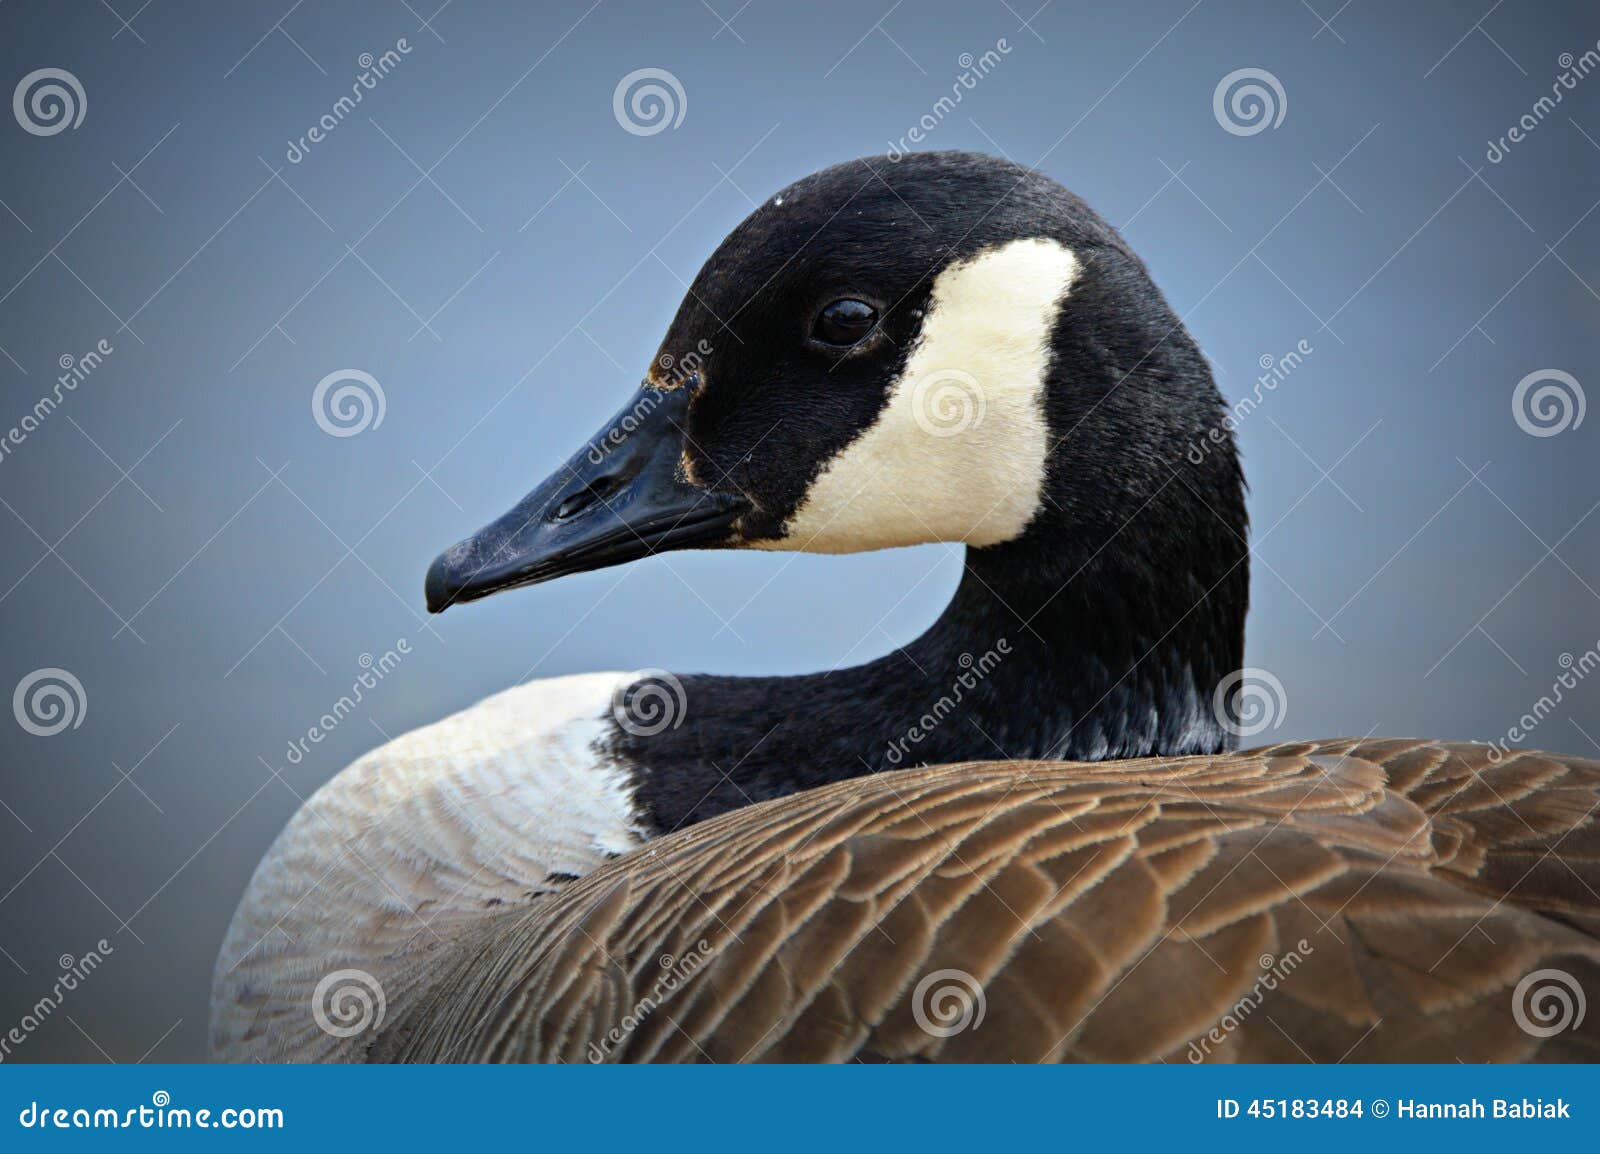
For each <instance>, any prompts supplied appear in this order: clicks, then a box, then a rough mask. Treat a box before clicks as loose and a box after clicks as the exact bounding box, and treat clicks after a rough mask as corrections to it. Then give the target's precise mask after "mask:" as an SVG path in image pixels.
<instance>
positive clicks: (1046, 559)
mask: <svg viewBox="0 0 1600 1154" xmlns="http://www.w3.org/2000/svg"><path fill="white" fill-rule="evenodd" d="M1224 416H1225V411H1224V408H1223V404H1222V401H1221V398H1220V396H1219V394H1218V392H1217V390H1216V388H1215V386H1214V384H1213V383H1212V379H1211V375H1210V373H1209V371H1208V369H1207V366H1206V363H1205V361H1204V359H1203V358H1202V357H1201V355H1200V353H1199V351H1198V350H1197V348H1196V347H1195V345H1194V343H1193V341H1192V340H1191V339H1190V338H1189V336H1188V334H1187V333H1186V332H1185V331H1184V330H1183V328H1182V326H1181V324H1180V323H1179V321H1178V320H1177V318H1176V317H1175V316H1174V315H1173V313H1172V311H1171V310H1170V309H1169V307H1168V306H1167V304H1166V303H1165V301H1164V300H1163V299H1162V297H1161V295H1160V293H1159V292H1158V291H1157V289H1156V288H1155V286H1154V285H1153V283H1152V282H1151V279H1150V277H1149V275H1148V273H1147V272H1146V270H1145V268H1144V266H1143V265H1142V264H1141V263H1140V261H1139V259H1138V258H1137V257H1136V256H1135V255H1134V254H1133V253H1132V252H1131V251H1130V250H1129V249H1128V247H1127V246H1126V244H1125V243H1124V242H1123V240H1122V239H1121V238H1120V237H1119V236H1118V235H1117V234H1116V233H1115V232H1114V231H1113V230H1112V229H1111V228H1110V227H1109V226H1107V225H1106V224H1105V223H1104V222H1103V221H1101V220H1100V218H1099V217H1098V216H1096V215H1095V214H1094V213H1093V212H1092V211H1091V210H1090V209H1089V208H1088V207H1087V206H1085V205H1084V204H1083V203H1082V202H1081V201H1079V200H1078V199H1077V198H1075V197H1074V196H1072V195H1071V194H1070V193H1068V192H1066V191H1065V190H1064V189H1062V188H1061V187H1060V186H1058V185H1057V184H1056V183H1054V182H1053V181H1051V180H1049V179H1048V178H1046V177H1044V176H1042V175H1040V174H1038V173H1035V172H1032V171H1029V170H1026V169H1023V168H1020V167H1018V166H1015V165H1012V164H1008V163H1003V162H1000V161H997V160H994V159H991V158H988V157H984V156H978V155H972V154H962V153H946V154H920V155H912V156H907V157H906V158H905V159H903V160H902V161H901V162H899V163H898V164H889V163H886V162H881V161H880V162H869V161H859V162H855V163H850V164H844V165H840V166H837V167H833V168H829V169H827V170H824V171H822V172H819V173H817V174H814V175H812V176H809V177H806V178H805V179H803V180H801V181H799V182H798V183H796V184H794V185H792V186H790V187H789V188H787V189H785V190H784V191H783V192H782V193H780V194H779V195H777V196H776V197H774V198H772V199H771V200H769V201H767V202H766V203H764V204H762V205H761V206H760V207H759V208H757V209H756V210H755V211H754V212H753V213H752V214H751V215H750V217H749V218H748V219H746V220H745V221H744V222H743V223H741V224H740V225H739V226H738V227H737V228H736V229H734V231H733V232H732V233H731V234H730V235H729V236H728V238H727V239H726V240H725V241H724V242H723V243H722V245H721V246H720V247H719V248H718V249H717V251H716V252H715V253H714V254H713V255H712V256H711V258H710V260H709V261H708V262H707V263H706V265H705V267H704V268H703V269H702V270H701V272H700V274H699V275H698V277H697V278H696V280H695V282H694V284H693V285H692V286H691V288H690V290H689V292H688V295H687V297H686V298H685V300H684V302H683V305H682V307H681V308H680V310H679V312H678V314H677V316H676V319H675V320H674V321H673V323H672V325H671V328H670V330H669V331H668V333H667V336H666V339H665V341H664V342H663V343H662V345H661V348H660V352H659V354H658V356H657V358H656V360H655V361H654V362H653V363H652V367H651V369H650V371H649V374H648V376H647V378H646V380H645V382H644V385H643V387H642V388H641V390H640V392H639V393H638V394H636V395H635V396H634V397H633V398H631V399H630V400H629V402H628V404H626V405H625V406H624V408H623V410H622V412H620V413H619V414H618V416H617V417H616V418H614V419H613V420H612V421H611V422H609V423H608V424H607V426H606V427H605V428H604V429H603V430H602V432H601V433H600V434H599V435H598V436H597V437H596V438H595V439H594V440H593V441H592V442H591V443H590V444H589V445H587V446H585V447H584V448H582V449H580V450H579V451H578V453H577V454H575V455H574V456H573V458H572V459H571V460H570V461H569V462H568V463H567V464H566V465H565V466H564V467H563V468H562V469H560V470H558V471H557V473H556V474H555V475H554V476H552V477H551V478H550V479H549V480H547V481H545V482H544V483H543V484H542V485H540V486H539V487H538V488H536V489H535V490H534V491H533V492H532V493H531V494H529V496H528V497H527V498H525V499H524V500H523V501H522V502H520V503H519V504H518V505H517V506H516V507H515V508H514V509H512V510H511V512H509V513H508V514H506V515H505V516H504V517H502V518H500V519H499V520H498V521H496V522H494V523H493V524H491V525H490V526H488V527H487V528H486V529H484V530H483V531H481V532H480V533H478V534H477V535H475V536H473V537H471V538H469V539H468V540H466V541H463V542H461V543H460V544H458V545H456V546H454V547H453V548H451V549H450V550H448V551H447V552H445V553H444V554H443V555H442V556H441V557H440V558H439V559H438V560H437V561H435V562H434V564H433V566H432V568H431V569H430V570H429V573H428V576H427V584H426V592H427V599H428V605H429V608H430V609H433V610H436V611H437V610H441V609H443V608H445V607H446V606H448V605H450V604H452V603H454V602H457V601H467V600H471V599H474V598H478V597H483V596H486V595H488V594H490V593H494V592H497V591H500V590H504V589H509V588H512V587H516V586H521V585H528V584H532V583H535V582H538V581H545V580H549V579H551V578H554V577H559V576H562V575H564V574H568V573H576V572H581V571H584V570H590V569H596V568H600V567H603V566H607V565H615V564H619V563H622V562H625V561H629V560H633V559H635V558H639V557H643V556H646V555H648V554H651V553H654V552H660V551H663V550H667V549H677V548H735V547H739V548H758V549H805V550H812V551H821V552H849V551H855V550H865V549H876V548H884V547H889V546H897V545H907V544H913V543H918V542H927V541H953V542H965V543H966V544H967V545H968V549H967V553H966V570H965V575H964V577H963V580H962V581H961V584H960V587H959V589H958V591H957V593H956V594H955V597H954V599H953V601H952V602H951V604H950V606H949V608H948V609H947V610H946V611H945V613H944V614H943V616H942V617H940V619H939V620H938V622H937V623H936V624H935V625H934V626H933V627H932V628H931V629H929V631H928V632H927V633H926V634H925V635H924V636H922V637H921V638H919V639H918V640H917V641H915V642H913V643H912V644H910V645H908V646H906V647H905V648H904V649H903V650H900V651H897V652H895V653H892V654H889V655H888V656H885V657H883V658H881V659H879V660H877V661H874V662H871V663H869V664H866V665H863V666H860V667H858V668H854V669H847V670H840V671H837V672H834V673H832V674H829V675H813V676H803V677H781V678H766V677H762V678H731V677H714V676H685V677H681V678H679V677H675V676H673V675H667V674H651V675H647V676H642V677H641V676H639V675H631V674H594V675H587V676H576V677H563V678H557V679H554V680H549V681H541V682H535V683H531V684H527V685H522V686H518V687H516V688H514V689H510V690H507V691H505V692H504V693H501V694H499V695H497V696H495V697H492V698H490V699H488V700H487V701H485V702H483V703H481V704H480V705H478V706H476V707H474V708H472V709H468V710H466V711H464V712H462V713H459V714H457V715H455V716H453V717H450V718H447V719H445V720H443V721H441V722H439V723H437V724H435V725H432V726H429V727H427V728H425V729H422V730H418V731H416V732H414V733H410V734H408V735H406V736H404V737H401V738H399V739H398V740H396V741H394V742H391V743H390V744H388V745H386V746H383V747H382V748H380V749H378V750H376V751H374V752H372V753H370V754H368V755H367V756H365V757H363V758H361V759H360V760H359V761H357V762H356V763H355V764H354V765H352V766H351V767H350V768H348V769H346V770H345V771H344V772H343V773H341V774H339V775H338V776H336V777H335V778H333V779H332V780H331V781H330V782H328V784H327V785H325V786H324V787H323V788H322V789H321V790H320V791H319V792H318V793H317V794H316V796H315V797H313V798H312V799H311V801H310V802H309V803H308V804H307V805H306V806H305V807H304V808H303V809H302V810H301V812H300V813H299V814H297V815H296V816H295V817H294V818H293V819H292V820H291V822H290V823H289V825H288V827H287V828H286V829H285V831H284V832H283V833H282V834H281V835H280V836H279V838H278V840H277V842H276V843H275V844H274V846H273V847H272V849H271V851H270V852H269V853H268V855H267V857H266V859H265V860H264V861H263V862H262V864H261V865H260V867H259V868H258V870H257V871H256V874H255V877H254V878H253V880H252V881H251V883H250V887H249V889H248V891H247V893H246V894H245V897H244V900H243V902H242V903H241V905H240V907H239V911H238V913H237V914H236V915H235V917H234V920H233V924H232V926H231V927H230V929H229V932H228V935H227V939H226V941H225V943H224V945H223V949H222V952H221V956H220V958H219V961H218V966H217V972H216V980H215V988H214V1009H213V1017H212V1050H213V1054H214V1055H215V1056H216V1057H218V1058H222V1059H229V1060H241V1059H250V1058H264V1059H273V1060H364V1059H370V1060H379V1061H385V1060H530V1059H531V1060H552V1059H565V1060H573V1061H584V1060H601V1059H604V1060H617V1059H646V1060H652V1059H653V1060H668V1059H685V1060H704V1059H712V1060H715V1061H738V1060H757V1059H804V1060H850V1059H863V1060H866V1059H939V1060H970V1059H989V1060H1027V1061H1034V1060H1068V1059H1076V1060H1156V1059H1166V1060H1177V1061H1184V1060H1208V1061H1239V1060H1287V1061H1301V1060H1307V1059H1311V1060H1316V1061H1333V1060H1339V1059H1341V1058H1344V1057H1350V1058H1352V1059H1353V1060H1362V1061H1374V1060H1386V1059H1421V1060H1441V1061H1443V1060H1455V1059H1458V1058H1459V1059H1461V1060H1464V1061H1481V1060H1486V1059H1492V1060H1507V1059H1521V1058H1534V1057H1537V1058H1575V1057H1587V1058H1589V1059H1591V1060H1592V1059H1594V1058H1595V1057H1597V1056H1600V1026H1597V1024H1596V1017H1600V1016H1595V1017H1591V1018H1590V1019H1589V1020H1588V1022H1587V1023H1586V1024H1585V1023H1583V1021H1582V1015H1581V1014H1578V1015H1577V1018H1578V1022H1577V1023H1573V1024H1572V1028H1570V1029H1562V1030H1559V1031H1557V1030H1551V1029H1548V1028H1547V1027H1546V1026H1545V1025H1543V1024H1544V1023H1547V1022H1548V1017H1546V1016H1541V1015H1542V1014H1544V1013H1545V1012H1546V1011H1547V1010H1548V1006H1547V1005H1546V1004H1544V1003H1540V1004H1537V1005H1534V1006H1532V1007H1529V1006H1528V1005H1523V1004H1516V1003H1515V1002H1514V998H1515V997H1521V996H1523V995H1524V994H1525V993H1526V985H1527V980H1528V979H1529V977H1530V976H1537V975H1538V973H1539V972H1540V971H1546V970H1550V971H1559V973H1560V975H1561V977H1562V978H1564V979H1565V980H1566V981H1569V982H1572V983H1575V988H1576V989H1577V990H1578V997H1579V999H1580V1002H1581V998H1582V993H1581V991H1582V990H1583V989H1588V990H1596V989H1600V981H1597V979H1600V938H1597V934H1600V898H1597V897H1596V889H1597V887H1600V824H1597V823H1596V822H1595V821H1594V820H1593V817H1592V815H1593V814H1594V811H1595V807H1596V805H1597V804H1600V763H1596V762H1593V761H1586V760H1583V759H1579V758H1573V757H1565V756H1554V755H1547V754H1535V753H1520V752H1519V753H1512V754H1502V752H1501V751H1499V750H1496V749H1492V748H1490V747H1485V746H1475V745H1447V744H1441V743H1436V742H1417V741H1383V740H1359V741H1352V740H1343V741H1324V742H1305V743H1296V744H1292V745H1282V746H1277V747H1273V748H1270V749H1263V750H1257V751H1253V752H1248V753H1232V752H1229V751H1230V750H1231V749H1232V748H1233V746H1234V744H1235V740H1234V733H1235V732H1236V731H1237V730H1238V729H1239V728H1240V726H1239V725H1238V724H1237V722H1238V720H1239V718H1238V714H1237V712H1236V710H1237V708H1238V702H1237V700H1236V699H1234V698H1233V697H1230V695H1229V693H1228V686H1229V683H1230V674H1233V673H1234V672H1235V671H1237V670H1238V669H1239V667H1240V666H1241V664H1242V662H1243V627H1244V617H1245V608H1246V598H1247V580H1246V576H1247V573H1246V571H1247V558H1248V551H1247V548H1246V543H1245V532H1246V515H1245V505H1244V497H1243V480H1242V476H1241V473H1240V469H1239V464H1238V459H1237V456H1236V453H1235V450H1234V445H1233V440H1232V436H1231V433H1230V432H1229V426H1228V424H1227V423H1226V421H1225V419H1224ZM952 698H955V699H957V700H958V701H959V704H958V705H957V706H956V709H957V710H958V712H951V711H950V708H949V706H948V705H947V704H946V703H948V702H950V700H951V699H952ZM1000 759H1004V760H1000ZM1112 759H1116V760H1112ZM885 770H892V771H893V772H880V771H885ZM1546 994H1548V991H1544V992H1542V993H1541V992H1540V991H1535V996H1539V997H1542V996H1544V995H1546ZM1569 996H1570V995H1569ZM1530 1014H1532V1015H1533V1017H1532V1018H1530V1016H1529V1015H1530Z"/></svg>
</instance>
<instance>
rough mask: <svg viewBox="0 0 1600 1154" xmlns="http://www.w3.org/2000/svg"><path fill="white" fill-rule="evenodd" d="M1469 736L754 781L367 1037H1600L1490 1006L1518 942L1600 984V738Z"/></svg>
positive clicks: (618, 1041)
mask: <svg viewBox="0 0 1600 1154" xmlns="http://www.w3.org/2000/svg"><path fill="white" fill-rule="evenodd" d="M1489 754H1490V751H1489V749H1488V748H1487V747H1481V746H1470V745H1446V744H1440V743H1434V742H1415V741H1372V740H1368V741H1330V742H1315V743H1299V744H1293V745H1281V746H1274V747H1271V748H1267V749H1260V750H1254V751H1250V752H1246V753H1239V754H1230V755H1224V756H1217V757H1197V758H1179V759H1149V760H1140V761H1126V762H1109V763H1103V764H1094V765H1085V764H1066V763H1054V762H1012V763H998V762H994V763H980V764H972V765H959V766H941V767H938V768H933V769H920V770H908V771H902V772H896V773H887V774H881V775H878V776H875V777H867V778H861V779H857V780H854V781H849V782H844V783H841V784H839V785H835V786H830V787H827V788H823V789H819V790H814V791H811V792H809V793H805V794H800V795H797V796H794V797H790V798H785V799H782V800H779V801H775V802H770V803H766V804H763V805H759V806H754V807H751V808H749V809H746V810H743V811H739V812H735V813H732V814H728V815H726V816H724V817H722V818H719V819H716V820H713V821H710V822H707V823H705V824H704V825H702V826H697V827H695V828H693V829H690V830H686V831H683V832H682V833H679V834H675V835H672V836H669V837H665V838H662V839H660V840H659V841H656V842H654V843H651V844H650V845H649V846H647V847H646V848H644V849H641V850H639V851H636V852H635V853H633V854H630V855H628V856H627V857H625V858H622V859H619V860H617V861H615V862H613V863H611V864H610V865H608V866H606V867H605V868H603V869H601V870H599V871H597V872H596V873H595V874H593V875H591V876H589V877H587V878H585V879H583V880H582V881H581V882H579V883H577V884H575V885H573V886H572V887H571V888H569V889H568V890H567V891H566V892H564V893H563V894H562V895H561V896H560V897H559V898H558V899H556V900H555V901H553V902H552V903H551V904H550V905H549V906H546V907H542V908H540V909H538V910H536V911H534V912H533V913H525V914H520V915H508V916H506V917H502V918H500V919H496V920H491V921H489V922H487V923H486V924H485V925H484V926H483V927H481V929H480V931H479V932H478V933H477V935H476V936H474V937H473V938H472V939H471V940H468V941H465V942H463V943H461V944H460V945H459V947H458V948H457V950H456V953H455V956H454V957H453V958H452V959H450V960H449V961H448V962H447V963H444V964H442V965H441V966H440V968H439V969H438V971H437V972H436V980H435V982H434V986H433V989H432V990H431V992H430V993H429V994H428V995H426V996H424V997H422V998H420V999H418V1000H417V1001H416V1002H415V1003H414V1004H413V1005H412V1006H410V1007H408V1008H407V1009H406V1011H404V1012H403V1013H402V1014H400V1015H398V1018H397V1021H396V1022H395V1024H394V1025H393V1027H392V1028H391V1029H389V1030H388V1031H387V1032H386V1033H385V1034H384V1036H383V1037H381V1038H380V1039H378V1041H377V1042H376V1043H375V1045H374V1048H373V1051H372V1057H374V1058H375V1059H378V1060H445V1061H451V1060H475V1061H553V1060H564V1061H585V1060H601V1059H603V1060H607V1061H612V1060H629V1061H639V1060H643V1061H715V1062H730V1061H731V1062H736V1061H754V1060H776V1061H847V1060H851V1059H856V1058H862V1059H867V1058H876V1059H891V1060H941V1061H1030V1062H1031V1061H1119V1062H1120V1061H1153V1060H1165V1061H1186V1060H1196V1061H1197V1060H1206V1061H1307V1060H1309V1061H1317V1062H1336V1061H1341V1060H1344V1059H1347V1058H1348V1059H1351V1060H1355V1061H1390V1060H1395V1061H1398V1060H1421V1061H1451V1060H1456V1059H1460V1060H1462V1061H1484V1060H1492V1061H1508V1060H1527V1059H1539V1060H1560V1059H1583V1060H1588V1061H1594V1060H1596V1059H1600V1014H1597V1015H1594V1016H1592V1017H1589V1018H1587V1020H1586V1021H1584V1022H1583V1023H1582V1024H1579V1025H1576V1026H1574V1027H1572V1028H1567V1029H1564V1030H1561V1031H1560V1032H1557V1033H1553V1034H1551V1035H1550V1036H1548V1037H1539V1036H1537V1033H1538V1031H1535V1032H1529V1031H1528V1030H1525V1029H1523V1028H1521V1027H1519V1025H1518V1019H1517V1016H1516V1015H1515V1014H1514V1013H1513V989H1514V987H1516V985H1517V983H1518V982H1519V981H1520V980H1521V979H1522V978H1523V977H1525V976H1526V975H1528V974H1529V973H1531V972H1532V971H1535V970H1538V969H1541V968H1556V969H1560V970H1562V971H1564V972H1565V973H1566V974H1567V975H1569V976H1570V979H1571V980H1573V981H1575V982H1576V983H1577V985H1578V987H1579V988H1580V989H1582V990H1586V991H1597V990H1600V937H1597V927H1600V893H1597V890H1600V822H1597V820H1596V817H1595V813H1596V808H1597V805H1600V762H1594V761H1589V760H1585V759H1581V758H1574V757H1566V756H1555V755H1549V754H1540V753H1518V754H1514V755H1512V756H1509V757H1506V758H1505V759H1503V760H1502V761H1500V762H1499V763H1495V762H1493V761H1491V760H1490V756H1489ZM1524 1004H1525V1005H1526V1001H1525V1003H1524ZM980 1009H981V1014H982V1016H981V1020H980V1019H979V1016H978V1015H979V1010H980ZM963 1011H968V1014H967V1019H968V1020H967V1021H966V1022H965V1024H964V1026H963V1020H962V1018H963ZM1523 1021H1524V1022H1530V1019H1528V1018H1526V1017H1524V1018H1523ZM1531 1024H1532V1025H1534V1026H1538V1025H1539V1021H1538V1020H1537V1018H1534V1019H1531ZM957 1026H963V1028H960V1029H956V1028H955V1027H957Z"/></svg>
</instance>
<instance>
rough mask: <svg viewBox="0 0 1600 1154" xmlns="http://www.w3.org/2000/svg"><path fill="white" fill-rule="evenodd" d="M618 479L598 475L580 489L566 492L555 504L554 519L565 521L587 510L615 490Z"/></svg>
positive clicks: (618, 482)
mask: <svg viewBox="0 0 1600 1154" xmlns="http://www.w3.org/2000/svg"><path fill="white" fill-rule="evenodd" d="M619 484H620V481H619V479H618V478H616V477H598V478H596V479H595V480H593V481H590V482H589V483H588V484H587V485H585V486H584V487H583V488H582V489H579V490H578V491H577V492H575V493H571V494H568V495H567V496H566V497H565V498H563V499H562V501H561V504H559V505H557V506H556V512H555V517H554V520H557V521H567V520H571V519H572V518H573V517H576V516H577V515H578V514H579V513H582V512H584V511H585V510H587V509H588V508H589V507H590V506H591V505H593V504H594V503H595V502H597V501H604V500H605V499H606V498H607V497H608V496H610V495H611V494H612V493H613V492H615V491H616V489H617V486H618V485H619Z"/></svg>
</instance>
